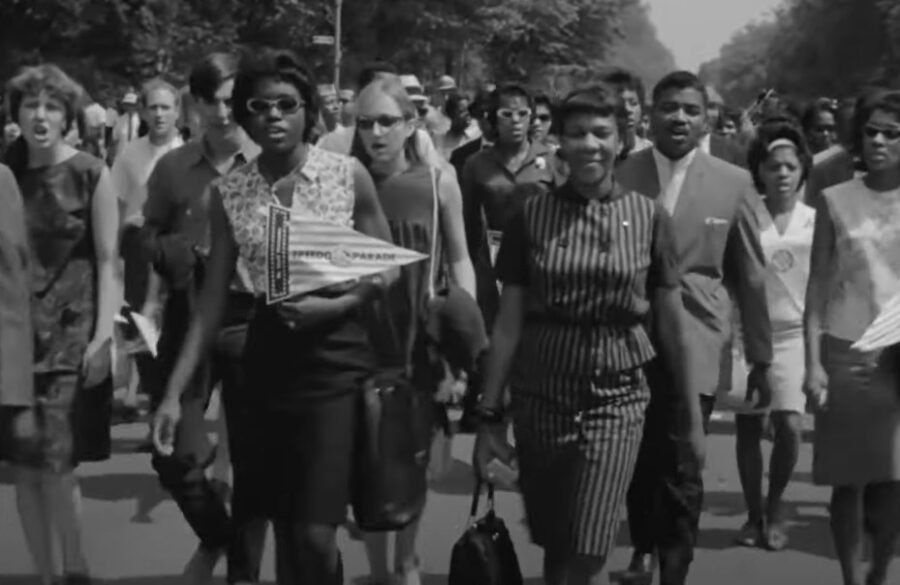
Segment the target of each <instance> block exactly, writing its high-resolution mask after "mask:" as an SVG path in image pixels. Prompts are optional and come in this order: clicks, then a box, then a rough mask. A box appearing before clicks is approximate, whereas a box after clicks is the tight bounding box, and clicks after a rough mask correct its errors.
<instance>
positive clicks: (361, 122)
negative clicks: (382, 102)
mask: <svg viewBox="0 0 900 585" xmlns="http://www.w3.org/2000/svg"><path fill="white" fill-rule="evenodd" d="M405 119H406V118H404V117H403V116H387V115H385V116H378V117H377V118H367V117H365V116H360V117H358V118H357V119H356V127H357V128H359V129H360V130H372V129H373V128H375V125H376V124H378V126H379V127H380V128H381V129H382V130H390V129H391V128H393V127H394V126H396V125H397V124H399V123H400V122H402V121H403V120H405Z"/></svg>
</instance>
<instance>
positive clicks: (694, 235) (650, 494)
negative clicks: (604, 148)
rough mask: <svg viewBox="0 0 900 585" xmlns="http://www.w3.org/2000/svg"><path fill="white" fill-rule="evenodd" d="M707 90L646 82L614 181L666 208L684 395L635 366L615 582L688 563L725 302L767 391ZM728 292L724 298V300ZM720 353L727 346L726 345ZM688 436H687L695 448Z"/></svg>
mask: <svg viewBox="0 0 900 585" xmlns="http://www.w3.org/2000/svg"><path fill="white" fill-rule="evenodd" d="M707 105H708V98H707V95H706V88H705V87H704V86H703V85H702V84H701V83H700V81H699V80H698V79H697V77H696V76H695V75H693V74H692V73H688V72H677V73H673V74H670V75H668V76H667V77H665V78H664V79H663V80H662V81H660V82H659V84H657V86H656V87H655V88H654V90H653V108H652V114H651V123H652V126H653V135H654V137H655V141H656V145H655V147H654V148H653V149H648V150H646V151H643V152H638V153H636V154H635V155H634V156H632V157H629V158H628V159H627V160H626V161H625V162H624V163H623V164H622V166H621V167H619V169H618V171H617V177H618V179H619V181H620V182H621V183H622V185H623V186H625V187H626V188H628V189H632V190H635V191H638V192H640V193H643V194H645V195H648V196H650V197H654V198H657V199H658V200H659V201H660V203H661V204H662V205H663V206H664V207H665V208H666V209H667V210H668V211H669V213H671V214H672V216H673V219H674V224H675V234H676V243H677V246H678V257H679V264H680V271H681V285H682V294H683V300H684V307H685V312H686V315H685V319H686V325H687V326H688V327H689V330H690V336H691V341H692V350H693V351H692V352H691V353H690V354H689V355H688V356H686V363H687V364H688V367H690V368H694V369H695V370H694V371H695V378H694V379H695V380H696V381H697V383H698V385H699V387H698V388H695V389H694V390H695V392H696V394H695V396H696V397H697V399H696V401H694V402H693V403H691V404H683V403H682V402H684V401H683V400H678V396H679V395H678V394H677V393H675V392H673V391H672V390H671V380H672V378H673V377H672V375H671V374H670V373H669V372H666V371H665V370H664V369H663V366H662V364H661V363H659V362H654V363H651V364H650V365H649V367H648V369H647V376H648V381H649V383H650V389H651V399H650V405H649V407H648V409H647V418H646V422H645V425H644V439H643V442H642V445H641V451H640V455H639V456H638V462H637V466H636V469H635V474H634V478H633V480H632V484H631V488H630V490H629V495H628V517H629V527H630V530H631V538H632V542H633V544H634V556H633V558H632V563H631V566H630V567H629V569H628V571H626V573H625V575H624V578H623V582H624V583H643V582H649V581H647V579H648V578H652V571H653V563H654V556H655V555H657V554H658V556H659V567H660V583H661V585H683V584H684V583H685V580H686V578H687V574H688V569H689V567H690V563H691V561H692V560H693V551H694V545H695V543H696V540H697V533H698V526H699V519H700V510H701V505H702V501H703V481H702V477H701V470H702V466H703V462H702V456H703V455H702V453H703V448H702V442H703V439H702V436H703V429H704V428H705V427H706V424H707V422H708V420H709V416H710V414H711V412H712V408H713V405H714V401H715V398H714V397H715V394H716V392H717V390H719V389H720V388H721V387H722V384H723V383H724V382H725V380H726V379H730V372H728V374H727V375H723V374H724V370H726V369H728V370H730V367H725V366H726V365H728V364H729V362H727V361H725V360H723V356H724V355H726V352H730V347H731V342H732V331H731V321H732V309H733V306H732V302H734V303H735V304H736V305H737V308H738V309H739V310H740V315H741V325H742V327H743V336H744V344H745V346H746V355H747V358H748V360H750V361H751V363H752V368H751V375H750V378H751V380H750V383H751V384H752V387H754V388H759V389H760V392H761V394H762V395H763V396H767V394H768V392H767V391H768V383H767V382H766V370H767V368H768V364H769V362H770V361H771V358H772V343H771V332H770V329H769V317H768V310H767V305H766V291H765V287H764V266H765V260H764V256H763V253H762V249H761V246H760V243H759V235H758V229H757V226H756V216H755V213H754V208H753V207H752V199H751V198H752V197H756V194H755V191H754V190H753V187H752V183H751V180H750V176H749V174H748V173H747V172H746V171H744V170H742V169H739V168H737V167H735V166H733V165H731V164H728V163H726V162H724V161H722V160H720V159H718V158H715V157H714V156H712V155H710V154H708V153H706V152H705V151H704V150H703V149H702V148H701V147H700V142H701V139H702V138H703V136H704V133H705V131H706V127H707V122H706V111H707ZM732 299H734V301H732ZM729 355H730V353H729ZM698 433H699V443H700V445H701V446H700V447H698Z"/></svg>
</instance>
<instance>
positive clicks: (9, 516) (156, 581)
mask: <svg viewBox="0 0 900 585" xmlns="http://www.w3.org/2000/svg"><path fill="white" fill-rule="evenodd" d="M714 427H715V428H714V434H713V435H712V437H711V438H710V445H709V465H708V469H707V471H706V485H707V489H708V492H709V494H708V497H707V505H706V512H705V514H704V516H703V520H702V528H703V531H702V535H701V537H700V546H699V549H698V551H697V558H696V561H695V562H694V565H693V569H692V572H691V580H690V583H691V584H692V585H722V584H724V583H727V584H728V585H751V584H752V585H781V584H788V583H791V584H793V583H815V584H816V585H839V582H840V579H839V574H838V566H837V562H836V561H835V560H834V558H833V552H832V546H831V540H830V536H829V532H828V519H827V514H826V509H825V502H826V498H827V491H825V490H822V489H820V488H817V487H814V486H812V485H811V484H810V461H811V448H810V445H809V444H808V443H806V444H805V445H804V447H803V452H802V456H801V461H800V466H799V469H798V473H797V478H796V481H795V483H794V485H793V486H792V487H791V488H790V489H789V490H788V494H787V498H788V500H789V502H790V507H791V510H792V513H793V523H792V526H791V536H792V542H791V545H790V547H789V550H786V551H783V552H781V553H769V552H765V551H759V550H748V549H739V548H735V547H733V546H732V545H731V539H732V537H733V535H734V532H735V531H736V530H737V529H738V528H739V527H740V525H741V524H742V522H743V520H744V518H743V515H742V501H741V496H740V488H739V485H738V480H737V470H736V467H735V463H734V457H733V451H734V436H733V428H732V425H731V424H730V423H729V422H728V421H727V420H726V421H720V422H718V423H716V424H715V425H714ZM144 432H145V427H144V426H142V425H139V424H135V425H122V426H117V427H115V431H114V437H115V439H116V454H115V455H114V457H113V458H112V460H111V461H108V462H106V463H103V464H98V465H90V466H85V467H84V468H83V469H82V470H81V473H82V476H83V490H84V495H85V498H86V502H85V522H84V524H85V531H86V541H87V553H88V555H89V560H90V563H91V566H92V569H93V571H94V573H95V575H96V576H98V577H100V578H102V579H104V580H107V581H108V583H109V584H110V585H175V584H180V583H182V582H183V580H182V579H181V578H180V577H179V575H180V573H181V571H182V569H183V567H184V564H185V563H186V562H187V560H188V558H189V557H190V555H191V553H192V552H193V550H194V548H195V546H196V541H195V539H194V537H193V535H192V534H191V533H190V532H189V531H188V528H187V526H186V525H185V523H184V521H183V520H182V519H181V518H180V517H179V512H178V510H177V509H176V507H175V505H174V504H173V503H172V501H171V500H169V499H168V498H166V497H165V495H164V494H162V493H161V492H160V490H159V488H158V486H157V484H156V479H155V477H154V476H153V475H152V471H151V469H150V465H149V461H148V456H147V455H143V454H138V453H134V452H133V448H134V446H135V444H136V443H138V442H139V441H140V439H141V437H142V436H143V433H144ZM471 447H472V440H471V437H460V438H458V440H457V441H456V443H455V445H454V452H455V456H456V457H457V458H458V460H457V461H456V467H455V469H454V470H453V472H452V473H451V474H450V476H449V477H448V479H447V480H446V481H444V482H443V483H442V485H441V486H439V488H438V489H437V490H436V491H435V492H434V493H433V494H432V495H431V499H430V501H429V505H428V509H427V512H426V515H425V520H424V534H423V536H422V545H421V551H422V553H423V561H424V569H425V571H426V576H425V583H426V585H440V584H444V583H445V582H446V576H445V575H446V573H447V569H448V563H449V555H450V549H451V547H452V545H453V542H454V541H455V539H456V538H457V537H458V536H459V535H460V533H461V532H462V530H463V527H464V524H465V521H466V514H467V510H468V506H469V498H470V490H471V473H470V468H469V466H468V464H467V463H465V461H467V460H468V456H469V452H470V450H471ZM498 508H499V513H500V514H501V516H502V517H503V518H504V519H505V520H506V521H507V523H508V524H509V525H510V528H511V531H512V534H513V537H514V540H515V543H516V547H517V550H518V554H519V557H520V560H521V565H522V569H523V572H524V573H525V576H526V577H527V580H526V582H527V584H528V585H539V583H540V579H539V578H538V577H539V575H540V564H541V555H540V551H539V549H537V548H535V547H533V546H531V545H530V544H529V542H528V537H527V533H526V531H525V528H524V526H523V524H522V508H521V505H520V501H519V498H518V496H517V495H516V494H514V493H502V494H500V495H499V497H498ZM14 509H15V508H14V494H13V489H12V487H11V486H10V485H9V481H8V478H5V477H3V476H2V474H0V519H2V520H0V585H31V584H32V583H33V582H34V581H33V579H30V578H28V577H26V575H27V574H28V573H29V571H30V563H29V559H28V554H27V551H26V549H25V545H24V542H23V539H22V536H21V531H20V529H19V526H18V520H17V518H16V517H15V512H14ZM620 544H621V546H620V547H619V548H618V549H617V550H616V551H615V554H614V555H613V557H612V559H611V561H610V564H609V566H610V568H612V569H618V568H621V567H623V566H624V565H625V563H626V561H627V557H628V548H627V537H626V536H625V535H624V534H623V537H622V540H621V543H620ZM341 547H342V550H343V551H344V555H345V561H346V570H347V575H348V583H349V582H353V583H364V579H363V576H364V575H365V573H366V570H367V565H366V561H365V555H364V552H363V549H362V546H361V545H360V544H359V543H358V542H353V541H351V540H350V539H349V538H348V536H347V535H346V534H345V533H342V534H341ZM271 548H272V547H271V539H270V542H269V547H268V550H267V553H266V559H265V567H264V577H265V579H267V580H269V581H270V582H271V581H272V580H273V570H272V561H273V559H272V551H271ZM223 568H224V567H221V566H220V567H219V572H220V573H221V572H222V570H223ZM893 569H894V570H893V573H892V580H890V581H889V582H891V583H900V562H898V563H895V565H894V567H893Z"/></svg>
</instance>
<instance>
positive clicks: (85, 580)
mask: <svg viewBox="0 0 900 585" xmlns="http://www.w3.org/2000/svg"><path fill="white" fill-rule="evenodd" d="M91 583H92V581H91V578H90V577H88V576H87V575H66V576H65V577H63V585H91Z"/></svg>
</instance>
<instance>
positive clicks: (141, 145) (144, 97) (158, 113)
mask: <svg viewBox="0 0 900 585" xmlns="http://www.w3.org/2000/svg"><path fill="white" fill-rule="evenodd" d="M179 98H180V94H179V92H178V90H177V89H175V87H173V86H172V85H170V84H169V83H166V82H165V81H162V80H158V79H157V80H152V81H150V82H148V83H147V84H146V85H145V86H144V88H143V91H142V92H141V97H140V105H141V109H142V113H143V117H144V120H145V122H146V123H147V126H148V133H147V135H146V136H143V137H141V138H137V139H135V140H132V141H130V142H128V143H127V144H126V145H125V147H124V148H123V149H122V151H121V153H120V154H119V156H117V157H116V159H115V162H114V163H113V167H112V173H111V174H112V181H113V187H114V188H115V190H116V194H117V196H118V197H119V212H120V217H121V218H122V239H121V246H120V247H121V250H122V258H123V260H124V262H125V267H124V289H125V290H124V300H125V302H126V303H127V304H128V305H129V306H130V307H132V308H133V309H135V310H140V311H141V313H142V314H143V315H144V316H145V317H148V318H150V319H153V320H154V321H158V318H159V315H157V314H156V313H158V311H157V309H156V307H159V306H160V305H159V299H158V297H159V289H160V285H159V278H158V277H157V276H156V275H154V274H153V269H152V268H151V266H150V260H149V258H146V257H145V255H144V254H143V253H142V251H141V243H140V235H139V234H140V228H141V226H142V225H143V224H144V218H143V208H144V202H146V201H147V181H148V179H149V178H150V174H151V173H152V172H153V168H154V167H155V166H156V161H158V160H159V159H160V158H161V157H162V156H163V155H164V154H166V153H167V152H169V151H170V150H174V149H175V148H178V147H179V146H181V145H182V140H181V135H180V134H179V132H178V128H177V127H176V125H175V122H176V121H177V120H178V116H179V110H180V105H181V104H180V99H179ZM138 363H140V362H138ZM142 369H143V368H142ZM137 387H138V375H137V372H136V371H134V369H132V374H131V376H130V380H129V387H128V392H127V394H126V397H125V399H124V403H125V407H126V409H129V410H133V408H134V406H135V404H136V402H137Z"/></svg>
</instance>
